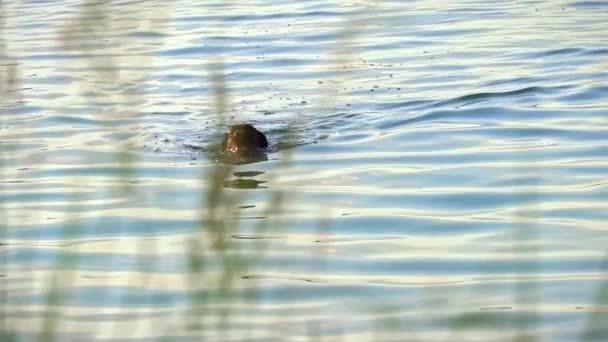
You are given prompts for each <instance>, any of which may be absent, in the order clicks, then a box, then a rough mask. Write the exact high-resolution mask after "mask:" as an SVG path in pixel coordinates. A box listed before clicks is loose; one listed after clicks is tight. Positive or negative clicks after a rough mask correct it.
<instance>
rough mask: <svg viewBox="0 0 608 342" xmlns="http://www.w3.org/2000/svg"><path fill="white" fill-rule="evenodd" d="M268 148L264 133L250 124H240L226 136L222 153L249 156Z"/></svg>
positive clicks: (234, 126)
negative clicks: (248, 154)
mask: <svg viewBox="0 0 608 342" xmlns="http://www.w3.org/2000/svg"><path fill="white" fill-rule="evenodd" d="M267 147H268V140H267V139H266V136H265V135H264V133H262V132H260V131H258V130H257V129H256V128H255V127H253V126H252V125H250V124H239V125H233V126H231V127H230V132H229V133H226V134H224V140H223V142H222V153H224V154H247V153H254V152H258V151H260V150H261V149H265V148H267Z"/></svg>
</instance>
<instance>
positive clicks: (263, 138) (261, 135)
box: [256, 130, 268, 148]
mask: <svg viewBox="0 0 608 342" xmlns="http://www.w3.org/2000/svg"><path fill="white" fill-rule="evenodd" d="M256 133H257V136H258V147H261V148H266V147H268V140H267V139H266V136H265V135H264V133H262V132H260V131H258V130H256Z"/></svg>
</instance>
